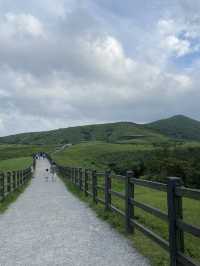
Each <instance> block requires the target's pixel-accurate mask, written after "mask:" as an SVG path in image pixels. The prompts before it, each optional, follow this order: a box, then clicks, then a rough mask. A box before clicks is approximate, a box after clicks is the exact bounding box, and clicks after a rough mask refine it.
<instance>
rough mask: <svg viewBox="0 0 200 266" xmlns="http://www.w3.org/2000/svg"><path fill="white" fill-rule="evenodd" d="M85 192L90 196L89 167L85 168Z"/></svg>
mask: <svg viewBox="0 0 200 266" xmlns="http://www.w3.org/2000/svg"><path fill="white" fill-rule="evenodd" d="M84 192H85V196H86V197H87V196H88V169H85V179H84Z"/></svg>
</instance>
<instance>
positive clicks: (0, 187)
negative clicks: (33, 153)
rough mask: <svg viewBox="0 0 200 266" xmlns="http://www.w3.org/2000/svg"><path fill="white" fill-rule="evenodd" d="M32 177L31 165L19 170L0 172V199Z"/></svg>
mask: <svg viewBox="0 0 200 266" xmlns="http://www.w3.org/2000/svg"><path fill="white" fill-rule="evenodd" d="M31 177H32V171H31V166H30V167H28V168H26V169H23V170H19V171H8V172H0V201H1V200H3V199H4V198H5V197H6V196H8V195H9V194H10V193H12V192H13V191H15V190H16V189H17V188H19V187H21V186H23V185H24V184H25V183H26V182H27V181H28V180H29V179H30V178H31Z"/></svg>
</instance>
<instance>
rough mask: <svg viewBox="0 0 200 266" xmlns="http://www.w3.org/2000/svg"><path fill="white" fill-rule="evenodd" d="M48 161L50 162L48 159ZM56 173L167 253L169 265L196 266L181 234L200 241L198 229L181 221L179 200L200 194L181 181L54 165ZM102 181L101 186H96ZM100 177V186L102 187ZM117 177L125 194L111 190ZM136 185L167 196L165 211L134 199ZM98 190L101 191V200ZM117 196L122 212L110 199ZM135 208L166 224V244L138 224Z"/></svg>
mask: <svg viewBox="0 0 200 266" xmlns="http://www.w3.org/2000/svg"><path fill="white" fill-rule="evenodd" d="M50 162H52V160H51V158H50ZM57 169H58V172H59V173H60V174H61V175H62V176H63V177H64V178H67V179H68V180H70V181H71V182H72V183H73V184H75V185H76V186H77V187H78V188H79V189H80V190H81V191H82V192H83V193H84V194H85V196H86V197H87V196H91V197H92V198H93V201H94V203H96V204H97V203H100V204H103V205H104V206H105V210H107V211H113V212H116V213H118V214H119V215H121V216H122V217H123V218H124V220H125V226H126V231H127V232H128V233H134V230H135V229H137V230H139V231H140V232H142V233H143V234H145V235H146V236H148V237H149V238H150V239H151V240H153V241H154V242H156V243H157V244H158V245H159V246H160V247H162V248H163V249H165V250H166V251H167V252H169V255H170V265H171V266H177V265H188V266H197V265H199V264H198V263H196V262H194V261H193V260H192V258H191V257H188V256H186V254H185V252H184V250H185V247H184V232H186V233H189V234H191V235H193V236H195V237H198V238H200V228H199V227H197V226H194V225H191V224H188V223H186V222H185V221H184V220H183V209H182V199H183V197H187V198H191V199H195V200H200V191H199V190H194V189H188V188H185V187H183V186H182V184H181V179H180V178H177V177H170V178H168V183H167V184H163V183H158V182H152V181H148V180H141V179H138V178H135V177H134V173H133V172H132V171H128V172H127V174H126V176H122V175H112V174H111V173H110V172H108V171H106V172H97V171H91V170H88V169H82V168H70V167H63V166H59V165H57ZM99 178H101V183H99ZM102 178H103V184H102ZM114 178H117V179H119V180H123V181H124V193H122V192H118V191H115V190H113V186H112V180H113V179H114ZM135 185H137V186H141V187H147V188H151V189H153V190H158V191H163V192H165V193H166V197H167V206H168V207H167V212H163V211H161V210H159V209H157V208H155V207H152V206H150V205H148V204H144V203H142V202H139V201H138V200H136V199H135V195H134V190H135ZM99 191H103V198H102V197H100V195H99ZM113 195H114V196H115V197H118V198H120V199H122V200H123V201H124V210H125V211H124V210H121V209H119V208H117V207H116V206H114V205H113V203H112V196H113ZM135 207H137V208H140V209H142V210H143V211H145V212H147V213H150V214H151V215H154V216H155V217H157V218H159V219H161V220H163V221H164V222H166V223H167V224H168V228H169V237H168V241H167V240H165V239H163V238H162V237H160V236H159V235H158V234H156V233H155V232H153V231H152V230H150V229H148V228H147V227H145V226H144V225H142V224H140V223H139V222H138V221H137V220H136V218H135V216H134V209H135Z"/></svg>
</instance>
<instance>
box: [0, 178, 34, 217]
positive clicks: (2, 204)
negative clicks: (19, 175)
mask: <svg viewBox="0 0 200 266" xmlns="http://www.w3.org/2000/svg"><path fill="white" fill-rule="evenodd" d="M29 183H30V181H29V182H28V183H26V184H24V185H23V186H21V187H20V188H17V189H16V190H15V191H13V192H12V193H10V194H9V195H8V196H7V197H5V198H4V199H3V200H2V201H0V214H2V213H4V212H5V211H6V210H7V209H8V207H9V205H10V204H12V203H13V202H15V201H16V200H17V198H18V197H19V196H20V194H22V193H23V192H24V190H25V189H26V188H27V187H28V185H29Z"/></svg>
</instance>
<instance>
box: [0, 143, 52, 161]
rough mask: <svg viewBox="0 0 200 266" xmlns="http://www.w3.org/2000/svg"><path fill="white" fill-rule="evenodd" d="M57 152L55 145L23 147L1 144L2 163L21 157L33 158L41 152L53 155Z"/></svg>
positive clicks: (0, 158) (0, 157)
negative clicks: (52, 153)
mask: <svg viewBox="0 0 200 266" xmlns="http://www.w3.org/2000/svg"><path fill="white" fill-rule="evenodd" d="M54 150H55V146H54V145H48V146H45V145H41V146H40V145H21V144H0V161H1V160H7V159H12V158H20V157H32V155H33V154H34V153H36V152H39V151H44V152H48V153H51V152H53V151H54Z"/></svg>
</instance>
